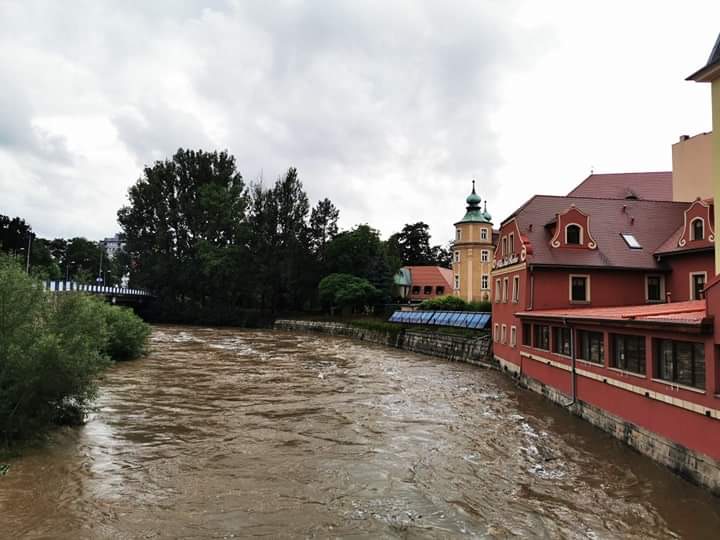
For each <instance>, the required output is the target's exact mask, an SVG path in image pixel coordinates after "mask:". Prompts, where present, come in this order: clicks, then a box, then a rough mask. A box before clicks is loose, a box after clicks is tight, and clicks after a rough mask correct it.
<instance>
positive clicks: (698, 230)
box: [692, 218, 705, 240]
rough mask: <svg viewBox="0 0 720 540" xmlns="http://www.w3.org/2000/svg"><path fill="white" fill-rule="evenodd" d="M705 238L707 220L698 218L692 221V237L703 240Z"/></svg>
mask: <svg viewBox="0 0 720 540" xmlns="http://www.w3.org/2000/svg"><path fill="white" fill-rule="evenodd" d="M703 238H705V222H704V221H703V220H702V219H701V218H697V219H695V220H693V222H692V239H693V240H702V239H703Z"/></svg>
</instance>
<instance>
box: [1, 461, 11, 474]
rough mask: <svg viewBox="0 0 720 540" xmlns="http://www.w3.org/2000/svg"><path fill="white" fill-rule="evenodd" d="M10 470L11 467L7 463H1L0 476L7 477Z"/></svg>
mask: <svg viewBox="0 0 720 540" xmlns="http://www.w3.org/2000/svg"><path fill="white" fill-rule="evenodd" d="M9 470H10V465H6V464H5V463H0V476H5V475H6V474H7V472H8V471H9Z"/></svg>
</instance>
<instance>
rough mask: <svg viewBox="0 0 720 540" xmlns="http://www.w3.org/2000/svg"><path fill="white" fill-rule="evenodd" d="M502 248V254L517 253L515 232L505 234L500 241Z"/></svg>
mask: <svg viewBox="0 0 720 540" xmlns="http://www.w3.org/2000/svg"><path fill="white" fill-rule="evenodd" d="M500 245H501V246H502V250H501V251H500V255H501V256H503V257H504V256H505V255H512V254H513V253H515V233H510V234H508V235H507V236H503V237H502V240H501V241H500Z"/></svg>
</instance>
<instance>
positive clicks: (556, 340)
mask: <svg viewBox="0 0 720 540" xmlns="http://www.w3.org/2000/svg"><path fill="white" fill-rule="evenodd" d="M571 332H572V331H571V330H570V329H569V328H566V327H563V326H560V327H556V328H553V334H554V335H553V352H556V353H558V354H564V355H565V356H570V355H572V348H571V346H572V343H571V339H570V335H571V334H570V333H571Z"/></svg>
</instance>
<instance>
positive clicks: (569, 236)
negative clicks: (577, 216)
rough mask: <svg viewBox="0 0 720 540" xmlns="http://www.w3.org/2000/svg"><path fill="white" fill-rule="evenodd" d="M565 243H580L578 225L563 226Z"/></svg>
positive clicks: (580, 233)
mask: <svg viewBox="0 0 720 540" xmlns="http://www.w3.org/2000/svg"><path fill="white" fill-rule="evenodd" d="M565 243H566V244H570V245H576V246H579V245H580V244H582V229H581V228H580V225H574V224H573V225H568V226H567V227H566V228H565Z"/></svg>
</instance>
